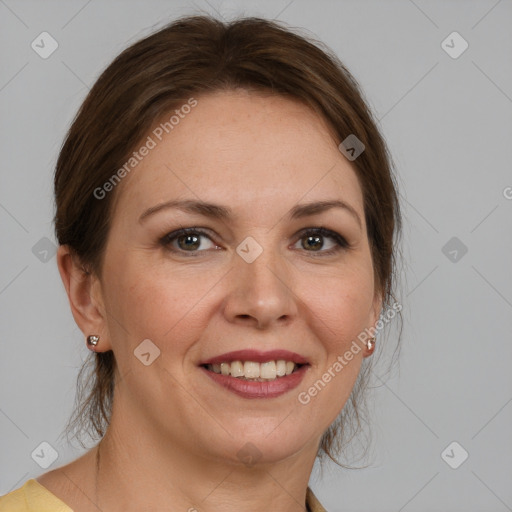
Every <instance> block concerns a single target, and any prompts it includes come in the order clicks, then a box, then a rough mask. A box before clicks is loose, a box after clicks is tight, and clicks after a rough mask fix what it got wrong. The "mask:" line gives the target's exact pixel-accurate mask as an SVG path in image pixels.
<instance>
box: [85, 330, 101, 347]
mask: <svg viewBox="0 0 512 512" xmlns="http://www.w3.org/2000/svg"><path fill="white" fill-rule="evenodd" d="M99 341H100V337H99V336H96V335H95V334H91V335H89V336H87V348H88V349H89V350H92V351H94V347H95V346H96V345H98V342H99Z"/></svg>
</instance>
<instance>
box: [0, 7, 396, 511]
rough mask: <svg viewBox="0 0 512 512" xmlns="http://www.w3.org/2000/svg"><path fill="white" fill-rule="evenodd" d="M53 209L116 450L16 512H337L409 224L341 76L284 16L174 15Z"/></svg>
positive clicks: (64, 267)
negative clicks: (331, 499) (282, 22)
mask: <svg viewBox="0 0 512 512" xmlns="http://www.w3.org/2000/svg"><path fill="white" fill-rule="evenodd" d="M55 199H56V214H55V226H56V234H57V239H58V241H59V244H60V247H59V250H58V254H57V261H58V267H59V271H60V274H61V277H62V280H63V283H64V286H65V289H66V292H67V294H68V298H69V303H70V307H71V311H72V313H73V316H74V318H75V321H76V323H77V324H78V326H79V327H80V329H81V331H82V332H83V333H84V337H85V339H86V343H87V346H88V347H89V349H90V350H91V351H92V352H94V355H93V357H94V358H95V376H94V379H95V380H94V383H93V387H92V389H91V391H90V395H89V396H88V398H87V400H86V401H85V402H84V403H83V404H82V406H81V407H80V408H79V409H78V410H77V418H78V420H79V422H80V424H81V426H82V428H84V429H85V428H87V427H90V428H89V432H91V433H92V434H97V435H98V437H99V438H100V439H101V441H100V442H99V443H98V444H97V445H96V446H95V447H94V448H93V449H91V450H90V451H88V452H87V453H85V455H83V456H82V457H80V458H78V459H77V460H75V461H73V462H71V463H70V464H67V465H65V466H63V467H60V468H57V469H54V470H52V471H49V472H47V473H45V474H43V475H41V476H40V477H38V478H37V479H32V480H29V481H28V482H26V483H25V485H24V486H22V487H21V488H20V489H17V490H16V491H13V492H12V493H10V494H8V495H7V496H5V497H3V498H1V499H0V510H1V511H6V510H32V509H34V510H35V509H37V510H39V511H41V510H46V509H47V510H63V511H64V510H74V511H77V512H81V511H88V510H102V511H104V512H114V511H118V510H119V511H120V510H123V511H125V510H152V511H153V510H170V509H172V510H183V511H186V510H188V511H193V510H199V511H203V510H204V511H210V510H211V511H221V510H235V509H237V510H238V509H240V508H243V509H244V510H248V511H260V510H261V511H268V510H279V511H290V512H291V511H299V510H310V511H321V510H324V509H323V507H322V506H321V505H320V503H319V502H318V500H317V499H316V498H315V496H314V494H313V493H312V491H311V490H310V489H309V488H308V481H309V477H310V474H311V471H312V467H313V463H314V461H315V458H316V457H317V455H321V454H327V455H328V456H329V457H331V458H333V459H334V458H335V456H336V455H338V454H339V448H340V446H342V444H343V443H342V440H343V437H342V436H343V435H345V436H346V433H347V430H348V429H349V424H348V416H347V414H346V411H347V410H348V408H349V406H353V407H357V400H356V397H357V393H358V391H361V390H362V388H363V387H364V386H363V382H364V381H363V380H362V378H363V377H364V375H365V373H366V372H367V369H368V366H367V364H366V363H367V361H366V359H367V358H369V357H370V356H371V354H372V352H373V350H374V348H375V342H376V339H375V336H374V335H373V334H374V333H375V330H376V329H375V326H376V325H377V323H378V321H379V316H380V314H381V311H382V310H383V309H384V308H388V307H390V299H391V298H392V289H393V261H394V251H395V247H394V236H395V235H396V234H397V232H398V230H399V228H400V211H399V205H398V201H397V193H396V189H395V186H394V180H393V176H392V173H391V164H390V159H389V156H388V153H387V150H386V146H385V143H384V141H383V139H382V137H381V135H380V134H379V131H378V129H377V127H376V125H375V123H374V121H373V119H372V116H371V114H370V112H369V110H368V108H367V106H366V104H365V102H364V100H363V98H362V95H361V92H360V91H359V88H358V86H357V83H356V82H355V80H354V79H353V78H352V77H351V75H350V74H349V72H348V71H347V70H346V69H345V68H344V67H343V65H342V64H341V63H340V62H339V61H338V60H337V59H336V57H334V56H332V55H330V54H329V52H328V51H327V50H322V49H320V47H319V45H318V44H314V43H312V42H309V41H308V40H306V39H305V38H303V37H301V36H299V35H296V34H294V33H292V32H291V31H289V30H287V29H285V28H283V27H281V26H279V25H277V24H276V23H273V22H270V21H266V20H262V19H255V18H246V19H241V20H237V21H233V22H230V23H221V22H220V21H217V20H214V19H211V18H208V17H202V16H197V17H187V18H182V19H180V20H178V21H175V22H173V23H171V24H170V25H168V26H167V27H165V28H164V29H162V30H160V31H158V32H156V33H154V34H153V35H151V36H149V37H147V38H145V39H144V40H142V41H140V42H138V43H136V44H134V45H133V46H131V47H130V48H128V49H127V50H125V51H124V52H123V53H122V54H121V55H120V56H118V57H117V58H116V59H115V61H114V62H113V63H112V64H111V65H110V66H109V67H108V68H107V69H106V70H105V72H104V73H103V74H102V75H101V76H100V78H99V79H98V81H97V82H96V84H95V85H94V87H93V88H92V90H91V91H90V93H89V95H88V97H87V98H86V100H85V101H84V103H83V105H82V107H81V109H80V111H79V113H78V115H77V117H76V119H75V121H74V122H73V124H72V126H71V128H70V131H69V133H68V135H67V138H66V141H65V143H64V145H63V147H62V150H61V153H60V156H59V159H58V162H57V168H56V173H55ZM363 361H364V364H363ZM358 377H359V379H358ZM356 381H357V383H356ZM349 397H350V398H351V400H350V401H348V399H349ZM347 401H348V403H347ZM346 404H347V407H345V405H346ZM342 409H343V413H345V416H344V415H343V413H342V414H341V415H340V413H341V411H342ZM354 410H355V411H356V412H357V409H352V411H354ZM356 417H357V414H356ZM337 418H338V421H336V420H337ZM45 507H46V508H45Z"/></svg>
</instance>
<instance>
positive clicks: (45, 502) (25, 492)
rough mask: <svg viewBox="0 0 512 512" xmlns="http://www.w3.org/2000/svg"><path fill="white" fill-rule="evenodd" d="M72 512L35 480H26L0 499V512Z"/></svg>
mask: <svg viewBox="0 0 512 512" xmlns="http://www.w3.org/2000/svg"><path fill="white" fill-rule="evenodd" d="M36 511H37V512H72V511H71V509H70V508H69V507H68V506H67V505H66V504H65V503H63V502H62V501H60V500H59V499H58V498H57V496H55V495H54V494H52V493H51V492H50V491H49V490H48V489H46V488H45V487H44V486H43V485H41V484H40V483H39V482H38V481H37V480H35V479H33V478H32V479H30V480H27V481H26V482H25V483H24V484H23V485H22V486H21V487H19V488H18V489H15V490H14V491H11V492H10V493H8V494H6V495H5V496H2V497H0V512H36Z"/></svg>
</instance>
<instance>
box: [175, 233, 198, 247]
mask: <svg viewBox="0 0 512 512" xmlns="http://www.w3.org/2000/svg"><path fill="white" fill-rule="evenodd" d="M183 239H185V240H191V239H193V242H192V243H191V244H189V243H188V242H187V243H184V244H180V245H183V247H184V248H185V249H186V248H187V247H188V248H193V249H197V248H198V246H199V237H198V236H195V235H184V236H183V237H181V238H180V240H183ZM183 247H182V248H183Z"/></svg>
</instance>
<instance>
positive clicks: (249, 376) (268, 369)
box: [207, 359, 297, 382]
mask: <svg viewBox="0 0 512 512" xmlns="http://www.w3.org/2000/svg"><path fill="white" fill-rule="evenodd" d="M207 368H208V370H210V371H212V372H215V373H220V374H222V375H231V376H232V377H237V378H241V379H245V380H255V381H259V382H265V381H268V380H275V379H276V378H278V377H284V376H285V375H290V374H291V373H292V372H293V371H294V370H295V369H296V368H297V365H296V364H295V363H294V362H293V361H284V360H282V359H280V360H279V361H267V362H265V363H261V364H260V363H256V362H254V361H244V362H242V361H232V362H231V363H221V364H209V365H207Z"/></svg>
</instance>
